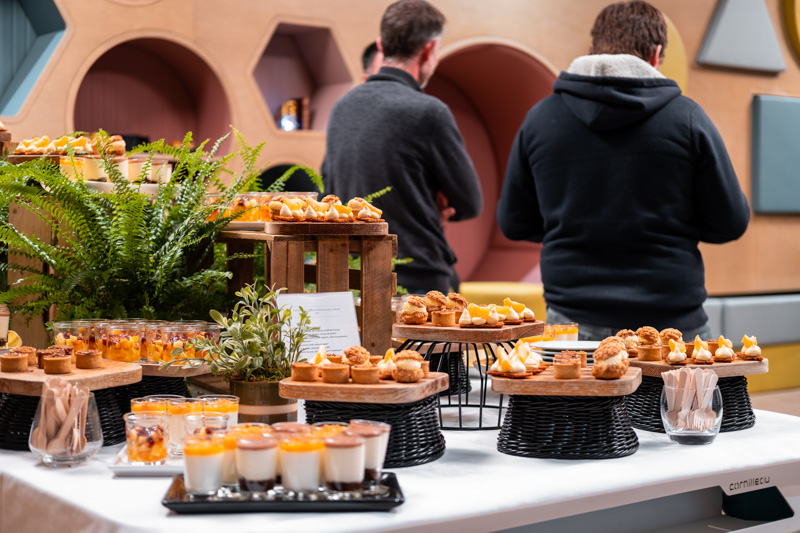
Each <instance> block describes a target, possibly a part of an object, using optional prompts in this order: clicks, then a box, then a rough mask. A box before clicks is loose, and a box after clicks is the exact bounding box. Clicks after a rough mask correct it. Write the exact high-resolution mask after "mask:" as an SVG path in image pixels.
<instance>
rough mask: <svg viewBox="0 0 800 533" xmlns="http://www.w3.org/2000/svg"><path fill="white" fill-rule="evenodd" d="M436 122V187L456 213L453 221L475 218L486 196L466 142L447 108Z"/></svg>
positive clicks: (433, 142)
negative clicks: (465, 144)
mask: <svg viewBox="0 0 800 533" xmlns="http://www.w3.org/2000/svg"><path fill="white" fill-rule="evenodd" d="M433 120H434V123H433V128H432V129H431V131H432V135H431V149H430V156H431V164H432V165H433V167H434V172H433V175H434V176H436V180H437V183H436V184H437V186H438V188H439V190H440V191H441V192H442V193H443V194H444V196H445V198H446V199H447V207H449V208H452V209H455V214H454V215H453V216H452V217H450V220H466V219H469V218H475V217H476V216H478V215H479V214H480V212H481V209H483V193H482V192H481V185H480V182H479V181H478V176H477V174H475V167H473V165H472V160H471V159H470V158H469V154H467V150H466V148H465V146H464V139H462V138H461V134H460V133H459V131H458V127H457V126H456V122H455V119H454V118H453V114H452V113H451V112H450V110H449V109H448V108H447V106H444V105H442V106H441V108H440V110H439V112H438V113H435V114H434V117H433Z"/></svg>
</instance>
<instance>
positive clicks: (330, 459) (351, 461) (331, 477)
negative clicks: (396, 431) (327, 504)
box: [323, 433, 366, 500]
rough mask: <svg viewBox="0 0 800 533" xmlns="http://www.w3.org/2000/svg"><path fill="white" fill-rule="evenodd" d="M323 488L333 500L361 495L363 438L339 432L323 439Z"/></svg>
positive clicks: (363, 470) (363, 465) (364, 453)
mask: <svg viewBox="0 0 800 533" xmlns="http://www.w3.org/2000/svg"><path fill="white" fill-rule="evenodd" d="M324 442H325V455H324V458H323V461H324V472H325V489H326V490H327V491H328V494H329V497H330V498H331V499H333V500H352V499H356V498H360V497H361V491H362V488H363V486H364V473H365V464H366V463H365V461H366V444H365V441H364V439H363V438H361V437H355V436H352V435H345V434H344V433H340V434H338V435H334V436H330V437H328V438H326V439H325V441H324Z"/></svg>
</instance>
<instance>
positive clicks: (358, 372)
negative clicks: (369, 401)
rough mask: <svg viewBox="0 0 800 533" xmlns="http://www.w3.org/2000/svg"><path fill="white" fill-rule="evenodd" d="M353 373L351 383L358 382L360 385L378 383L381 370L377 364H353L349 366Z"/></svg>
mask: <svg viewBox="0 0 800 533" xmlns="http://www.w3.org/2000/svg"><path fill="white" fill-rule="evenodd" d="M350 372H351V373H352V374H353V383H360V384H362V385H372V384H375V383H378V381H380V377H381V371H380V370H378V367H377V366H372V365H369V364H367V365H355V366H353V367H351V368H350Z"/></svg>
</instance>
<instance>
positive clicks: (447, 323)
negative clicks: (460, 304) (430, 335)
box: [431, 310, 456, 328]
mask: <svg viewBox="0 0 800 533" xmlns="http://www.w3.org/2000/svg"><path fill="white" fill-rule="evenodd" d="M431 323H432V324H433V325H434V326H441V327H448V328H449V327H453V326H455V325H456V312H455V311H453V310H450V311H433V312H432V313H431Z"/></svg>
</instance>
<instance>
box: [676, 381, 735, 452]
mask: <svg viewBox="0 0 800 533" xmlns="http://www.w3.org/2000/svg"><path fill="white" fill-rule="evenodd" d="M694 394H695V393H694V391H693V390H689V391H688V392H687V391H686V390H685V389H682V388H675V387H667V386H665V387H664V389H663V390H662V391H661V421H662V422H663V423H664V430H665V431H666V432H667V435H668V436H669V438H670V440H671V441H672V442H677V443H678V444H711V443H712V442H714V439H716V438H717V435H718V434H719V428H720V426H721V425H722V394H721V393H720V391H719V386H716V387H714V390H713V391H711V390H709V393H708V394H707V395H705V398H706V399H704V400H701V401H700V402H697V401H692V400H691V398H692V396H693V395H694ZM684 406H686V407H685V408H684Z"/></svg>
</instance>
